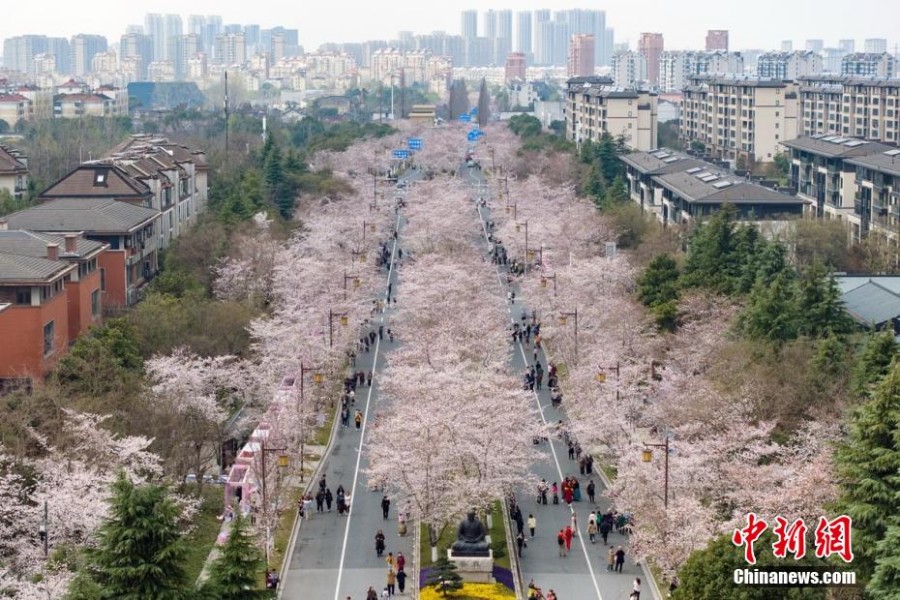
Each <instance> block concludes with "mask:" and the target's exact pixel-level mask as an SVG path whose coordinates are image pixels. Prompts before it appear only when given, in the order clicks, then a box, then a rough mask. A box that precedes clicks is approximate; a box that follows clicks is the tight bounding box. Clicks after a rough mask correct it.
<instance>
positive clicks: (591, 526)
mask: <svg viewBox="0 0 900 600" xmlns="http://www.w3.org/2000/svg"><path fill="white" fill-rule="evenodd" d="M587 531H588V538H590V540H591V543H592V544H593V543H594V540H595V538H596V537H597V523H595V522H594V521H588V526H587Z"/></svg>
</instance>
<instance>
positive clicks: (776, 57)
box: [756, 51, 822, 81]
mask: <svg viewBox="0 0 900 600" xmlns="http://www.w3.org/2000/svg"><path fill="white" fill-rule="evenodd" d="M821 72H822V57H821V56H820V55H819V54H816V53H815V52H809V51H797V52H766V53H765V54H763V55H761V56H760V57H759V60H758V61H757V63H756V75H757V77H761V78H762V77H765V78H770V79H784V80H787V81H795V80H796V79H797V78H798V77H803V76H807V75H818V74H820V73H821Z"/></svg>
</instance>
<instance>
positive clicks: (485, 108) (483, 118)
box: [478, 79, 491, 127]
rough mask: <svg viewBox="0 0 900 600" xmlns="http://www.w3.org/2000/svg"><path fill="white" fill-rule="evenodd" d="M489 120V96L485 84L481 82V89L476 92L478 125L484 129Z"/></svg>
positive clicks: (483, 81)
mask: <svg viewBox="0 0 900 600" xmlns="http://www.w3.org/2000/svg"><path fill="white" fill-rule="evenodd" d="M490 118H491V95H490V94H489V93H488V89H487V82H486V81H485V80H484V79H482V80H481V89H480V90H479V91H478V125H479V126H480V127H485V126H486V125H487V124H488V120H490Z"/></svg>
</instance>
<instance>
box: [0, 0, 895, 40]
mask: <svg viewBox="0 0 900 600" xmlns="http://www.w3.org/2000/svg"><path fill="white" fill-rule="evenodd" d="M150 7H152V8H151V10H152V11H153V12H159V13H177V14H181V16H182V19H183V20H184V25H185V27H186V26H187V17H188V15H189V14H218V15H222V17H223V19H224V22H225V23H226V24H228V23H241V24H248V23H256V24H259V25H261V26H262V27H263V28H266V27H272V26H276V25H282V26H284V27H288V28H294V29H298V30H299V35H300V43H301V45H303V46H304V47H305V49H306V50H307V51H312V50H315V49H316V48H317V47H318V46H319V44H321V43H323V42H358V41H365V40H369V39H396V35H397V32H398V31H402V30H410V31H413V32H414V33H429V32H431V31H435V30H443V31H446V32H447V33H449V34H458V33H460V12H461V11H462V10H466V9H473V8H475V9H478V10H479V11H483V10H486V9H489V8H493V9H495V10H496V9H504V8H510V9H512V10H513V11H516V10H534V9H537V8H548V9H551V10H564V9H567V8H592V9H603V10H606V14H607V24H608V26H611V27H613V28H614V29H615V30H616V42H622V41H628V42H630V43H631V45H632V47H634V46H635V45H636V43H637V38H638V35H639V34H640V32H643V31H653V32H661V33H663V35H664V38H665V46H666V48H669V49H674V50H678V49H698V48H702V47H703V43H704V36H705V33H706V30H707V29H728V30H730V32H731V34H730V37H731V44H730V45H731V49H732V50H741V49H749V48H761V49H777V48H779V47H780V45H781V41H782V40H787V39H790V40H793V41H794V47H795V48H798V47H800V48H802V46H803V42H804V41H805V40H806V39H808V38H821V39H824V40H825V46H826V47H831V46H836V45H837V40H838V39H843V38H853V39H856V40H857V42H856V43H857V48H858V49H860V50H861V49H862V40H863V39H865V38H887V40H888V43H889V50H890V51H894V44H895V43H900V33H897V27H896V26H897V24H898V23H900V2H898V1H897V0H854V1H853V2H846V1H838V0H754V1H753V2H736V1H735V0H606V2H603V3H601V2H597V1H596V0H588V1H585V0H582V1H581V2H578V1H574V0H506V1H503V0H481V1H480V2H478V3H474V2H471V1H466V2H457V1H455V0H443V1H439V2H434V1H433V0H390V2H371V1H360V0H356V1H346V0H344V1H342V0H326V1H321V0H300V1H295V2H290V1H285V0H256V1H255V2H249V1H247V0H193V1H190V2H185V0H154V2H152V3H138V2H128V1H123V0H92V1H91V2H89V3H88V4H85V3H83V2H61V1H56V0H53V1H51V2H34V3H31V2H17V3H14V8H11V9H10V10H9V11H6V15H5V18H3V19H0V38H4V39H5V38H7V37H12V36H16V35H22V34H27V33H34V34H45V35H51V36H60V37H67V38H68V37H71V36H72V35H74V34H77V33H97V34H101V35H105V36H107V37H108V38H109V40H110V42H115V41H118V39H119V37H120V36H121V35H122V33H124V31H125V27H126V26H127V25H130V24H142V23H143V20H144V13H145V12H147V10H148V8H150ZM262 7H265V8H266V9H265V10H261V9H262ZM479 27H481V20H480V17H479Z"/></svg>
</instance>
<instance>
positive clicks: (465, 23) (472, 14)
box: [460, 10, 478, 40]
mask: <svg viewBox="0 0 900 600" xmlns="http://www.w3.org/2000/svg"><path fill="white" fill-rule="evenodd" d="M460 33H461V34H462V36H463V38H465V39H467V40H469V39H473V38H477V37H478V11H477V10H464V11H462V25H461V26H460Z"/></svg>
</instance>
